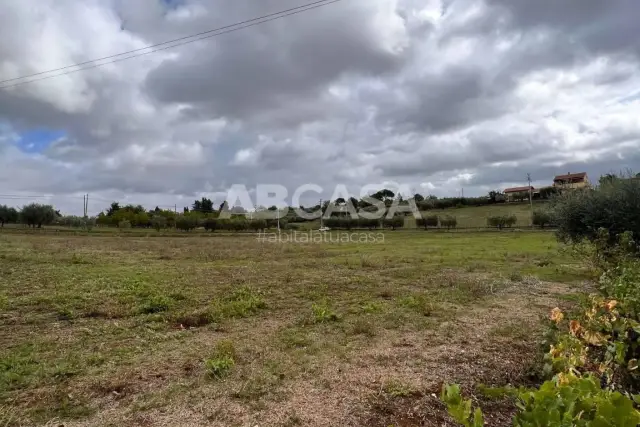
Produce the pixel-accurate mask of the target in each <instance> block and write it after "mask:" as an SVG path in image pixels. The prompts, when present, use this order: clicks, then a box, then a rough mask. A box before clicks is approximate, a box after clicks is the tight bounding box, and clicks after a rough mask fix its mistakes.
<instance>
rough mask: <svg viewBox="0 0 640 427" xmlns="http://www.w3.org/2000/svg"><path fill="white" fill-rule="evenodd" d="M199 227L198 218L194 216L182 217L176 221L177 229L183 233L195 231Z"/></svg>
mask: <svg viewBox="0 0 640 427" xmlns="http://www.w3.org/2000/svg"><path fill="white" fill-rule="evenodd" d="M197 226H198V220H197V218H194V217H192V216H187V215H182V216H180V217H178V218H177V219H176V228H177V229H178V230H182V231H191V230H195V229H196V227H197Z"/></svg>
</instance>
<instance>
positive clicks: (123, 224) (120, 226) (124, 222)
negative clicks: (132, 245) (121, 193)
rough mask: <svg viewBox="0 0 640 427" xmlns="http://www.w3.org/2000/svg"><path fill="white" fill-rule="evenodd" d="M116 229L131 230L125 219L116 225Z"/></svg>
mask: <svg viewBox="0 0 640 427" xmlns="http://www.w3.org/2000/svg"><path fill="white" fill-rule="evenodd" d="M118 228H131V223H130V222H129V221H127V220H126V219H123V220H122V221H120V222H119V223H118Z"/></svg>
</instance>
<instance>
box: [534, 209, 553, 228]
mask: <svg viewBox="0 0 640 427" xmlns="http://www.w3.org/2000/svg"><path fill="white" fill-rule="evenodd" d="M552 223H553V217H552V216H551V213H550V212H547V211H541V210H536V211H534V212H533V225H535V226H536V227H540V228H545V227H546V226H548V225H551V224H552Z"/></svg>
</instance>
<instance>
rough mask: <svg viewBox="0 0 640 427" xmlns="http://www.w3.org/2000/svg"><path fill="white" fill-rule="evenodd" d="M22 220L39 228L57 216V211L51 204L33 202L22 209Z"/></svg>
mask: <svg viewBox="0 0 640 427" xmlns="http://www.w3.org/2000/svg"><path fill="white" fill-rule="evenodd" d="M19 216H20V222H22V223H23V224H26V225H28V226H30V227H34V228H35V227H36V225H37V226H38V228H40V227H42V226H43V225H49V224H51V223H52V222H53V220H54V219H55V218H56V212H55V210H54V209H53V206H51V205H41V204H38V203H31V204H29V205H26V206H24V207H23V208H22V210H21V211H20V215H19Z"/></svg>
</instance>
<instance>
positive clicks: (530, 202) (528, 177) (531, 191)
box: [527, 173, 533, 227]
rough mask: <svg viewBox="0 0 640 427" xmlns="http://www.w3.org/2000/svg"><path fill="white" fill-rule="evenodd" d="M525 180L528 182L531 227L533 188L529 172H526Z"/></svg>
mask: <svg viewBox="0 0 640 427" xmlns="http://www.w3.org/2000/svg"><path fill="white" fill-rule="evenodd" d="M527 181H528V182H529V206H530V207H531V227H533V190H532V189H531V174H530V173H528V174H527Z"/></svg>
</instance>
